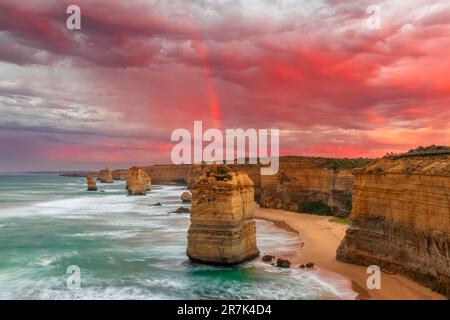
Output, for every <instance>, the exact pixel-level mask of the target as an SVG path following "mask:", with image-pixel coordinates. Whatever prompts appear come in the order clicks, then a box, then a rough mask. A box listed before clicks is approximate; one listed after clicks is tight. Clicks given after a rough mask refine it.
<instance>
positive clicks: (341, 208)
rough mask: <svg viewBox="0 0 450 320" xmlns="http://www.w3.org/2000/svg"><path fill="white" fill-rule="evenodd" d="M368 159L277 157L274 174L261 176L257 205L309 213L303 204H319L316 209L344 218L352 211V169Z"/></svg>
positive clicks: (313, 205) (315, 205) (365, 162)
mask: <svg viewBox="0 0 450 320" xmlns="http://www.w3.org/2000/svg"><path fill="white" fill-rule="evenodd" d="M369 162H370V161H369V160H365V159H325V158H306V157H283V158H280V169H279V171H278V174H277V175H273V176H261V198H260V205H261V207H265V208H275V209H284V210H290V211H299V212H308V211H304V209H303V207H305V208H307V207H308V206H309V207H312V208H313V209H314V207H318V208H317V209H318V210H322V211H324V210H325V211H324V212H322V214H333V215H335V216H340V217H346V216H348V215H349V214H350V211H351V203H352V184H353V175H352V171H353V168H354V167H358V166H363V165H366V164H367V163H369ZM321 207H322V208H321ZM326 211H329V212H326ZM310 213H321V212H310Z"/></svg>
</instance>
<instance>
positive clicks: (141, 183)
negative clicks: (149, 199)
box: [126, 166, 151, 196]
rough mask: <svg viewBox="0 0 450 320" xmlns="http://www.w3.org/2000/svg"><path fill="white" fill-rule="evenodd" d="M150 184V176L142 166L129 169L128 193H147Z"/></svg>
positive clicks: (134, 194)
mask: <svg viewBox="0 0 450 320" xmlns="http://www.w3.org/2000/svg"><path fill="white" fill-rule="evenodd" d="M150 185H151V179H150V177H149V176H148V175H147V173H145V171H144V170H142V169H141V168H139V167H137V166H134V167H132V168H131V169H130V170H129V171H128V176H127V183H126V189H127V190H128V195H133V196H136V195H145V194H146V193H147V190H148V189H149V188H150Z"/></svg>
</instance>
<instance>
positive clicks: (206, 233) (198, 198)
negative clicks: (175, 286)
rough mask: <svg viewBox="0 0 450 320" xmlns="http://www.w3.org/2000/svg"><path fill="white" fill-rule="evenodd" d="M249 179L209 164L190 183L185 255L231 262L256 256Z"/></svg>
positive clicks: (252, 194)
mask: <svg viewBox="0 0 450 320" xmlns="http://www.w3.org/2000/svg"><path fill="white" fill-rule="evenodd" d="M253 188H254V187H253V182H252V181H251V180H250V178H249V177H248V175H247V174H246V173H245V172H238V171H233V170H232V169H230V168H229V167H226V166H219V167H212V168H209V169H208V170H207V171H206V172H205V173H204V174H202V175H201V176H200V177H199V178H198V179H197V181H196V183H195V184H194V185H193V187H192V207H191V226H190V228H189V232H188V247H187V255H188V257H189V258H190V259H191V260H193V261H197V262H203V263H211V264H222V265H234V264H238V263H241V262H243V261H246V260H249V259H252V258H254V257H256V256H258V254H259V251H258V249H257V247H256V226H255V221H254V220H253V217H254V213H255V206H254V191H253Z"/></svg>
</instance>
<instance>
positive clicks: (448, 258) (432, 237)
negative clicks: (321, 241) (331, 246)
mask: <svg viewBox="0 0 450 320" xmlns="http://www.w3.org/2000/svg"><path fill="white" fill-rule="evenodd" d="M354 176H355V182H354V186H353V211H352V213H351V215H350V219H351V220H353V223H352V226H351V227H350V228H349V229H348V230H347V234H346V236H345V238H344V240H343V242H342V243H341V245H340V247H339V249H338V251H337V258H338V259H339V260H341V261H345V262H351V263H355V264H359V265H363V266H366V267H367V266H370V265H378V266H379V267H380V268H381V270H385V271H389V272H394V273H400V274H403V275H406V276H408V277H410V278H412V279H413V280H416V281H418V282H419V283H422V284H424V285H426V286H428V287H430V288H432V289H434V290H435V291H437V292H440V293H442V294H444V295H447V297H450V152H449V153H448V155H444V154H443V155H437V154H436V153H433V152H430V153H429V154H428V155H427V154H426V153H425V152H424V153H417V152H412V153H410V154H405V155H402V156H391V157H385V158H382V159H380V160H378V161H377V162H375V163H374V164H371V165H368V166H366V167H364V168H362V169H358V170H356V172H355V173H354Z"/></svg>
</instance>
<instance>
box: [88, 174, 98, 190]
mask: <svg viewBox="0 0 450 320" xmlns="http://www.w3.org/2000/svg"><path fill="white" fill-rule="evenodd" d="M86 180H87V185H88V187H87V191H97V184H96V183H95V180H94V178H93V177H92V176H91V175H89V176H87V177H86Z"/></svg>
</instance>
